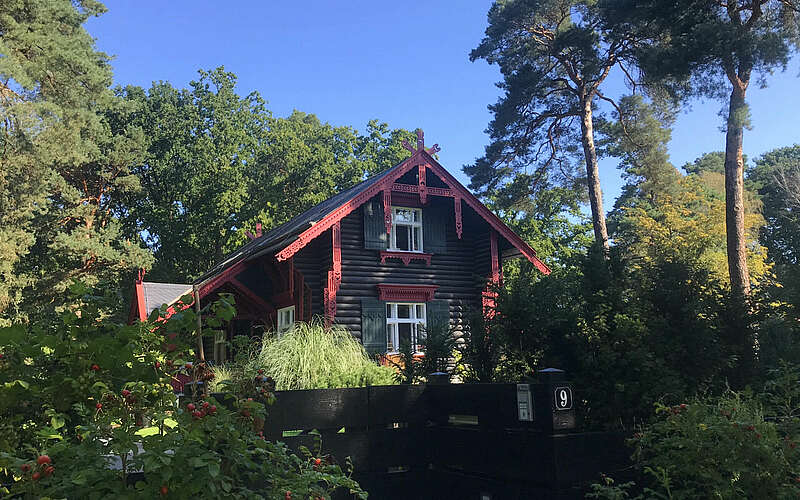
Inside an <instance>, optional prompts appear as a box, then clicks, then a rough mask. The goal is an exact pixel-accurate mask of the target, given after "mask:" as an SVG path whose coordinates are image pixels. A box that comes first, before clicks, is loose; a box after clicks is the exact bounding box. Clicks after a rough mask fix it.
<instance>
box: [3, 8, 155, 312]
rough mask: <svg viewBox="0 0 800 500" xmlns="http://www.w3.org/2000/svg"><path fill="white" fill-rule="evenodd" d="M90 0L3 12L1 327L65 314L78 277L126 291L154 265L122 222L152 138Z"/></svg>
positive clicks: (102, 10)
mask: <svg viewBox="0 0 800 500" xmlns="http://www.w3.org/2000/svg"><path fill="white" fill-rule="evenodd" d="M104 11H105V7H103V5H102V4H101V3H99V2H96V1H92V0H82V1H74V2H73V1H69V0H57V1H53V2H51V1H39V0H14V1H9V2H3V4H2V6H0V33H2V37H0V81H2V83H1V84H0V117H2V120H0V262H1V263H0V276H2V279H1V280H0V324H9V322H10V321H11V320H24V319H25V318H27V317H40V316H41V315H42V314H46V313H52V312H54V310H56V311H58V310H60V308H61V306H63V297H64V296H66V294H65V293H64V292H65V290H66V288H67V287H68V286H69V283H70V282H71V280H73V279H81V280H83V281H85V282H87V283H90V284H93V285H95V284H97V283H108V284H111V285H112V287H114V286H116V285H117V284H118V282H119V281H120V280H121V279H122V277H123V276H125V275H128V276H130V274H132V273H131V271H132V270H133V269H136V268H138V267H149V266H150V264H151V263H152V258H151V257H150V255H149V254H148V253H146V252H145V251H144V250H143V249H142V248H140V247H139V241H138V239H139V238H138V236H137V235H136V234H135V233H133V232H129V231H125V230H124V229H123V228H122V226H121V224H120V221H119V216H120V210H119V208H120V205H119V203H120V201H121V199H122V197H123V196H124V195H125V194H126V193H131V192H135V191H136V190H137V189H138V183H137V180H136V178H135V177H133V176H132V175H131V173H130V169H129V167H130V165H131V163H132V162H134V161H136V159H137V158H138V157H139V156H140V154H141V151H142V141H143V136H142V133H141V130H139V129H137V128H136V127H135V126H131V125H130V123H129V122H127V121H126V119H125V117H126V115H127V113H128V112H129V110H128V109H127V108H126V107H125V106H124V105H123V104H122V103H120V102H119V101H117V100H115V99H114V98H113V95H112V93H111V92H110V91H109V90H108V85H109V84H110V83H111V70H110V66H109V57H108V56H107V55H106V54H104V53H102V52H99V51H97V50H96V49H95V46H94V40H93V39H92V37H91V36H90V35H89V34H88V33H87V32H86V30H85V29H84V28H83V24H84V23H85V21H86V20H87V19H88V18H90V17H92V16H96V15H99V14H101V13H103V12H104Z"/></svg>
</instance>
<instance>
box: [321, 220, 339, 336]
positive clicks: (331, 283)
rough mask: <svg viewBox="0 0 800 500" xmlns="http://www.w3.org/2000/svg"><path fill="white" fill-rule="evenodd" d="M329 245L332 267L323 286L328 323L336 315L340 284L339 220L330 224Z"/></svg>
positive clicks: (331, 321)
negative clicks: (324, 286)
mask: <svg viewBox="0 0 800 500" xmlns="http://www.w3.org/2000/svg"><path fill="white" fill-rule="evenodd" d="M331 247H332V249H333V256H332V259H331V260H332V262H333V263H332V269H331V270H330V271H328V286H327V288H325V322H326V324H328V325H330V324H331V323H333V320H334V318H335V317H336V294H337V293H338V292H339V287H340V286H341V284H342V236H341V225H340V223H339V222H336V223H335V224H334V225H333V226H331Z"/></svg>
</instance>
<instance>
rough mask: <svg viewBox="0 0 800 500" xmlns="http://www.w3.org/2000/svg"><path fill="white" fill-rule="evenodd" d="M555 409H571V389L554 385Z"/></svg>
mask: <svg viewBox="0 0 800 500" xmlns="http://www.w3.org/2000/svg"><path fill="white" fill-rule="evenodd" d="M554 396H555V402H556V410H571V409H572V389H571V388H569V387H556V389H555V393H554Z"/></svg>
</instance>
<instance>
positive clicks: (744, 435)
mask: <svg viewBox="0 0 800 500" xmlns="http://www.w3.org/2000/svg"><path fill="white" fill-rule="evenodd" d="M797 438H798V435H797V434H796V432H788V433H787V432H786V429H785V428H782V427H781V426H780V425H778V424H776V423H774V422H772V421H769V420H767V419H765V417H764V410H763V409H762V407H761V404H760V403H759V402H758V400H757V399H756V398H754V397H753V396H752V395H751V394H746V393H743V394H737V393H726V394H724V395H723V396H721V397H717V398H697V399H694V400H692V401H690V402H689V403H688V404H680V405H674V406H671V407H670V406H664V405H656V417H655V419H654V420H653V421H652V422H651V423H650V424H648V425H647V426H645V427H644V428H643V429H642V431H641V432H639V433H637V434H635V435H634V439H633V441H632V443H631V444H632V445H633V446H634V448H635V452H634V458H635V459H636V464H637V468H638V470H639V471H640V472H643V473H644V476H643V477H642V479H641V481H640V483H641V484H640V486H645V485H646V486H647V487H645V488H644V491H643V493H642V494H641V495H638V496H636V497H633V496H630V495H628V491H629V489H630V486H631V484H630V483H628V484H627V485H621V486H620V487H617V486H614V485H613V482H609V481H606V484H605V485H596V486H595V487H594V491H595V494H594V495H593V498H675V499H682V498H721V499H734V498H757V499H762V498H763V499H767V498H770V499H772V498H796V497H797V495H798V493H800V478H798V475H797V469H798V466H800V450H798V449H797V444H796V443H797V441H796V440H797Z"/></svg>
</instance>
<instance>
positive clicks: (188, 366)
mask: <svg viewBox="0 0 800 500" xmlns="http://www.w3.org/2000/svg"><path fill="white" fill-rule="evenodd" d="M183 366H185V367H186V369H187V370H191V369H192V364H191V363H186V364H185V365H183Z"/></svg>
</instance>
